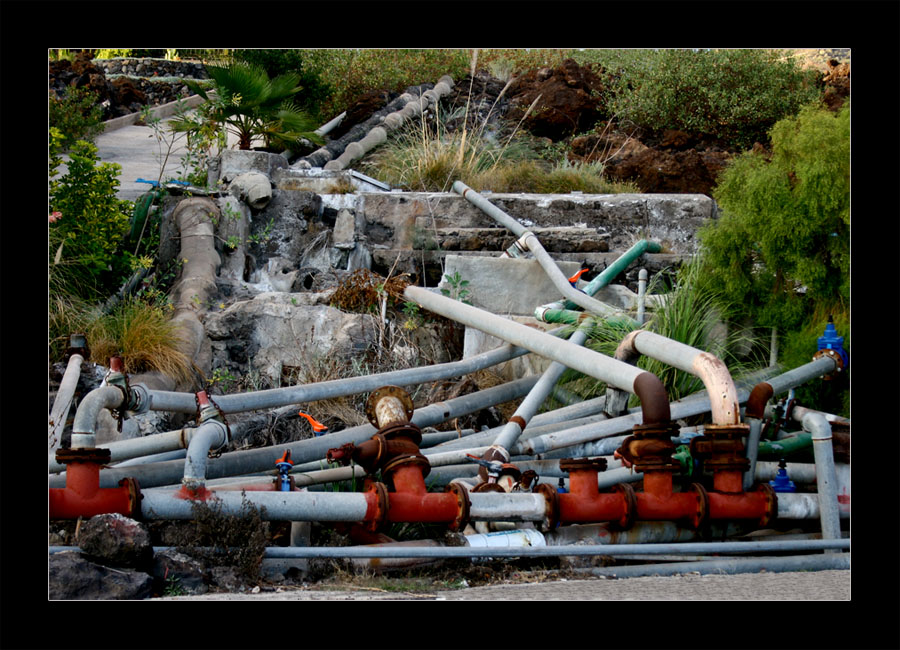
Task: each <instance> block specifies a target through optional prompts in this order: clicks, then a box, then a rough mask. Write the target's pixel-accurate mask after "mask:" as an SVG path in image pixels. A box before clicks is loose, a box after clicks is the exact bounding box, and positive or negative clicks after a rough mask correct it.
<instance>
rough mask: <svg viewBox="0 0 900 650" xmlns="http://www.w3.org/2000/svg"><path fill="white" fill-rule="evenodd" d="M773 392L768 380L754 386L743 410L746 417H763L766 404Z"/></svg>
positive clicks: (758, 418)
mask: <svg viewBox="0 0 900 650" xmlns="http://www.w3.org/2000/svg"><path fill="white" fill-rule="evenodd" d="M774 394H775V390H774V389H773V388H772V385H771V384H770V383H768V382H765V381H761V382H760V383H758V384H757V385H756V386H754V387H753V390H752V391H750V397H749V398H748V399H747V407H746V409H745V411H744V413H745V415H746V417H748V418H755V419H757V420H762V419H763V418H764V417H765V413H766V404H767V403H768V402H769V400H770V399H772V396H773V395H774Z"/></svg>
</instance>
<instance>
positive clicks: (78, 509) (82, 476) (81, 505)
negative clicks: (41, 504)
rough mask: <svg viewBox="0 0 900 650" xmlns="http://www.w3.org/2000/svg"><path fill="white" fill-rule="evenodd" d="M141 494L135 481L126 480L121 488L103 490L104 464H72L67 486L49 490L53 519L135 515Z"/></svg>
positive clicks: (69, 464)
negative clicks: (102, 474)
mask: <svg viewBox="0 0 900 650" xmlns="http://www.w3.org/2000/svg"><path fill="white" fill-rule="evenodd" d="M138 494H139V493H138V491H137V489H136V483H133V481H132V480H131V479H127V478H125V479H122V480H121V481H120V482H119V487H116V488H101V487H100V464H99V463H94V462H69V463H68V464H67V466H66V487H64V488H49V510H50V518H51V519H77V518H78V517H93V516H94V515H102V514H107V513H118V514H121V515H125V516H127V517H132V516H134V513H135V511H136V510H137V499H138Z"/></svg>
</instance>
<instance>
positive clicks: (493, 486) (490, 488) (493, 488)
mask: <svg viewBox="0 0 900 650" xmlns="http://www.w3.org/2000/svg"><path fill="white" fill-rule="evenodd" d="M472 492H475V493H479V494H480V493H482V492H497V493H499V494H506V490H504V489H503V488H502V487H500V486H499V485H498V484H497V483H479V484H478V485H476V486H475V487H473V488H472Z"/></svg>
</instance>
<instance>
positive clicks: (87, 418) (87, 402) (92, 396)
mask: <svg viewBox="0 0 900 650" xmlns="http://www.w3.org/2000/svg"><path fill="white" fill-rule="evenodd" d="M124 400H125V394H124V393H123V392H122V391H121V390H119V389H118V388H117V387H115V386H101V387H99V388H95V389H94V390H92V391H91V392H89V393H88V394H87V395H85V396H84V399H83V400H81V403H80V404H79V405H78V409H77V410H76V411H75V422H74V423H73V425H72V443H71V448H72V449H79V448H91V447H93V446H94V441H95V432H96V429H97V418H98V417H99V416H100V412H101V411H102V410H103V409H115V408H119V407H120V406H122V402H123V401H124Z"/></svg>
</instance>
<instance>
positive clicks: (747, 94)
mask: <svg viewBox="0 0 900 650" xmlns="http://www.w3.org/2000/svg"><path fill="white" fill-rule="evenodd" d="M610 61H611V60H610ZM610 61H608V62H607V65H610ZM619 61H620V63H621V66H620V67H619V68H617V69H616V70H615V73H616V81H615V83H614V84H613V87H612V95H611V97H610V101H609V105H610V108H611V110H612V111H613V112H614V113H615V114H617V116H618V117H619V118H620V119H627V120H630V121H631V122H633V123H635V124H636V125H637V126H641V127H645V128H649V129H679V130H682V131H688V132H692V133H704V134H710V135H712V136H715V137H716V138H720V139H721V140H723V141H724V142H726V143H727V144H729V145H731V146H734V147H737V148H748V147H750V146H751V145H753V143H754V142H757V141H759V142H765V137H766V133H767V132H768V130H769V129H771V128H772V126H773V125H774V124H775V122H777V121H778V120H780V119H782V118H785V117H787V116H790V115H793V114H795V113H796V112H797V111H798V110H799V109H800V108H801V107H802V106H804V105H806V104H808V103H810V102H812V101H815V100H816V99H818V98H819V90H818V89H817V88H816V86H815V73H814V72H811V71H804V70H802V69H801V68H800V67H799V66H798V64H797V63H796V62H795V61H794V60H793V59H791V58H789V57H786V56H784V54H783V53H782V52H779V51H775V50H690V49H670V50H669V49H667V50H638V51H634V52H632V53H631V54H629V55H627V57H621V58H620V59H619Z"/></svg>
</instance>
